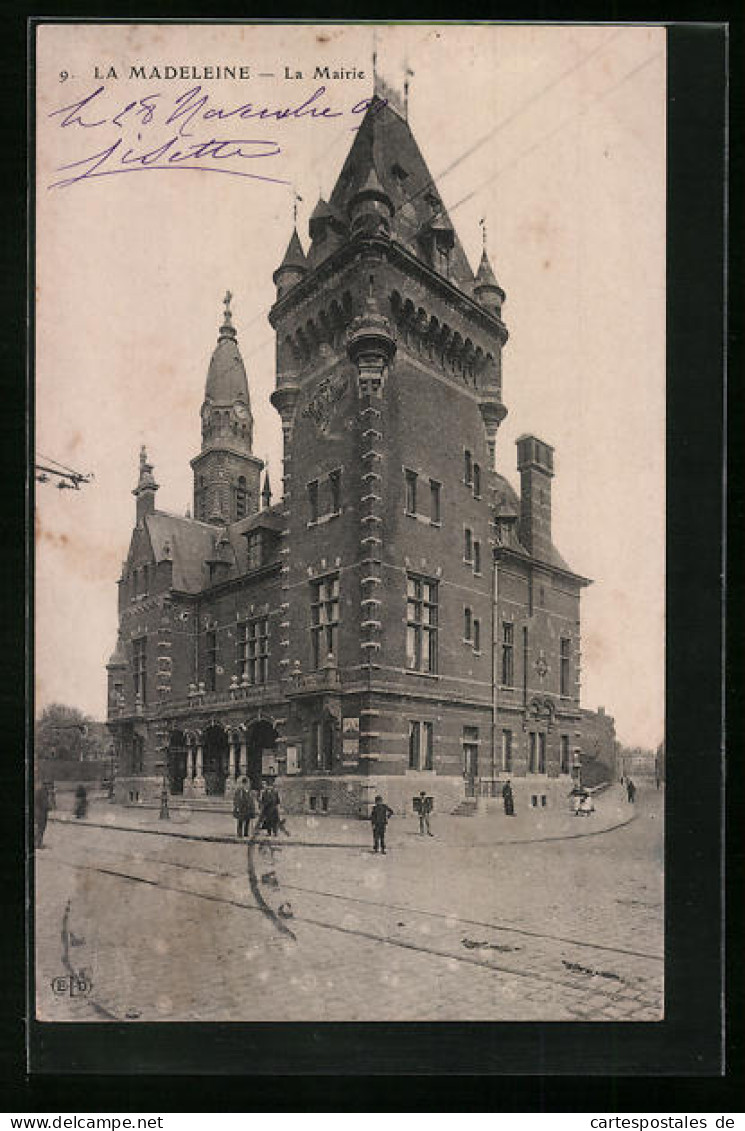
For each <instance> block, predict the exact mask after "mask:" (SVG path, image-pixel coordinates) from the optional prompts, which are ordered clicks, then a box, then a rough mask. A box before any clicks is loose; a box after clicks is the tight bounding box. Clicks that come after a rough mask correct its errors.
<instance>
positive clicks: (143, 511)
mask: <svg viewBox="0 0 745 1131" xmlns="http://www.w3.org/2000/svg"><path fill="white" fill-rule="evenodd" d="M157 490H158V484H157V483H156V482H155V479H154V478H153V465H152V464H151V463H148V461H147V451H146V450H145V445H144V444H143V445H142V447H141V448H140V478H139V480H138V483H137V486H136V487H135V488H134V490H133V491H132V494H133V495H134V497H135V498H136V499H137V525H138V526H142V523H143V520H144V518H145V515H147V514H152V513H153V511H154V510H155V492H156V491H157Z"/></svg>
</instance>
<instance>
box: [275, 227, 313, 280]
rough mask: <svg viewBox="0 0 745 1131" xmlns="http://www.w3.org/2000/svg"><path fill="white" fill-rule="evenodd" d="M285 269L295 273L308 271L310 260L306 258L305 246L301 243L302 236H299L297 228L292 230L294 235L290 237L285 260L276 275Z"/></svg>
mask: <svg viewBox="0 0 745 1131" xmlns="http://www.w3.org/2000/svg"><path fill="white" fill-rule="evenodd" d="M285 267H287V268H290V269H292V270H295V271H297V270H301V271H307V269H308V260H307V259H306V257H305V252H304V251H303V245H302V244H301V242H300V236H299V235H298V234H297V228H293V229H292V235H291V236H290V242H289V243H288V245H287V251H286V252H285V254H284V259H283V260H282V262H281V263H280V265H279V267H278V268H277V271H275V275H276V274H277V272H279V271H281V270H282V269H283V268H285Z"/></svg>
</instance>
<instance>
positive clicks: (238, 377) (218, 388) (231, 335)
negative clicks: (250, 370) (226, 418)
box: [204, 291, 250, 405]
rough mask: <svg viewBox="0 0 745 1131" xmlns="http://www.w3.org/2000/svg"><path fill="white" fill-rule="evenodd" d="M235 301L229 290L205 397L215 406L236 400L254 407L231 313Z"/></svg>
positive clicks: (228, 403)
mask: <svg viewBox="0 0 745 1131" xmlns="http://www.w3.org/2000/svg"><path fill="white" fill-rule="evenodd" d="M231 298H232V295H231V294H230V292H229V291H228V293H227V295H226V296H225V299H224V302H225V315H224V320H223V324H222V326H221V327H220V331H219V335H218V338H217V345H216V346H215V350H214V353H213V354H212V359H211V361H210V366H209V370H208V371H207V383H206V387H205V393H204V395H205V399H206V398H209V399H210V400H212V401H213V402H214V403H215V404H224V405H230V404H233V403H234V402H235V401H244V402H245V404H250V400H249V396H248V378H247V377H246V368H245V366H244V364H243V358H242V357H241V353H240V350H239V349H238V341H237V334H236V332H235V326H234V325H233V321H232V315H231V313H230V305H229V303H230V299H231Z"/></svg>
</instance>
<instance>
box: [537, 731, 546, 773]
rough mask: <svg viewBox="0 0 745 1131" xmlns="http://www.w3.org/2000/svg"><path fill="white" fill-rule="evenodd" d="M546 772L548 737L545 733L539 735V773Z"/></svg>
mask: <svg viewBox="0 0 745 1131" xmlns="http://www.w3.org/2000/svg"><path fill="white" fill-rule="evenodd" d="M545 772H546V735H545V734H544V732H543V731H541V733H540V734H539V735H538V773H539V774H545Z"/></svg>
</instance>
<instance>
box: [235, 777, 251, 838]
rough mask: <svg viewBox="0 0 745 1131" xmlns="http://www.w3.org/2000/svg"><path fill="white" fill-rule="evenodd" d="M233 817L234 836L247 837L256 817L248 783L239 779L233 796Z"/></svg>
mask: <svg viewBox="0 0 745 1131" xmlns="http://www.w3.org/2000/svg"><path fill="white" fill-rule="evenodd" d="M233 816H234V817H235V819H236V823H237V828H236V836H239V837H247V836H249V835H250V833H251V821H252V820H253V818H254V817H255V816H256V809H255V808H254V801H253V797H252V796H251V791H250V789H249V788H248V782H247V781H246V779H245V778H241V779H240V782H239V783H238V788H237V789H236V791H235V793H234V794H233Z"/></svg>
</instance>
